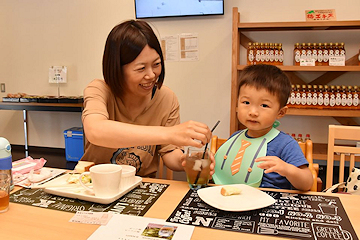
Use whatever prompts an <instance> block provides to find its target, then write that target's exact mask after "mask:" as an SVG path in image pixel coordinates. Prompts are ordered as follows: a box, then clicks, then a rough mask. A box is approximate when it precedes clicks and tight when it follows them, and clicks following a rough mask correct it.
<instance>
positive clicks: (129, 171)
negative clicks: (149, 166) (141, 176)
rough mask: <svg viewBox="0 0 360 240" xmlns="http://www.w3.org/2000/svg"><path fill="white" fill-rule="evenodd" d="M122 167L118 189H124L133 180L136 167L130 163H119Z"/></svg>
mask: <svg viewBox="0 0 360 240" xmlns="http://www.w3.org/2000/svg"><path fill="white" fill-rule="evenodd" d="M120 166H121V167H122V174H121V182H120V189H121V190H125V189H126V188H128V187H129V186H131V185H132V184H133V183H134V182H135V173H136V168H135V167H133V166H130V165H120Z"/></svg>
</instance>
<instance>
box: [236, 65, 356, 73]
mask: <svg viewBox="0 0 360 240" xmlns="http://www.w3.org/2000/svg"><path fill="white" fill-rule="evenodd" d="M245 67H246V65H238V66H237V67H236V68H237V70H243V69H244V68H245ZM277 67H278V68H280V69H281V70H283V71H284V72H300V71H306V72H360V66H314V67H312V66H277Z"/></svg>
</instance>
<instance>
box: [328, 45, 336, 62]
mask: <svg viewBox="0 0 360 240" xmlns="http://www.w3.org/2000/svg"><path fill="white" fill-rule="evenodd" d="M334 56H335V46H334V44H333V43H332V42H331V43H329V66H332V65H333V59H332V58H333V57H334Z"/></svg>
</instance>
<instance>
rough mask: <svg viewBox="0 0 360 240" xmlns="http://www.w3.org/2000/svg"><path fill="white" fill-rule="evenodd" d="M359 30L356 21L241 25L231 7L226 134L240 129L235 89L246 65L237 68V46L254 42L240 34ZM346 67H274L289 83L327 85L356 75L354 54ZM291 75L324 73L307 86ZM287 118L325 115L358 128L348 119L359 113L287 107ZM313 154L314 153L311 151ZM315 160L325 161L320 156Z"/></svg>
mask: <svg viewBox="0 0 360 240" xmlns="http://www.w3.org/2000/svg"><path fill="white" fill-rule="evenodd" d="M354 29H355V30H360V21H323V22H258V23H241V22H240V13H239V12H238V8H237V7H234V8H233V22H232V62H231V64H232V72H231V107H230V132H231V133H233V132H235V131H237V130H239V129H241V126H240V124H239V122H238V120H237V116H236V107H237V96H238V86H239V75H240V73H241V71H242V70H243V69H244V68H245V67H246V65H240V47H241V46H243V47H244V48H245V49H246V47H247V46H248V43H249V42H256V41H253V40H252V39H250V38H248V37H247V36H245V35H244V34H243V32H250V31H257V32H259V31H264V32H267V31H304V30H305V31H306V30H307V31H309V30H314V31H324V30H325V31H328V30H354ZM345 65H346V66H343V67H341V66H314V67H308V66H277V67H279V68H280V69H282V70H283V71H284V72H285V73H286V75H287V76H288V77H289V79H290V80H291V83H292V84H323V85H325V84H328V83H329V82H331V81H333V80H334V79H336V78H337V77H339V76H341V75H342V74H344V73H347V72H360V66H359V65H358V54H356V55H355V56H352V57H350V58H349V59H348V60H346V63H345ZM295 72H325V73H324V74H322V75H321V76H319V77H318V78H316V79H314V80H313V81H311V82H310V83H306V82H305V81H304V80H303V79H301V78H300V77H298V76H297V75H296V74H295ZM287 115H295V116H329V117H334V118H335V119H336V120H337V121H338V122H339V123H341V124H343V125H358V124H357V123H356V122H355V121H354V120H353V119H352V118H353V117H360V111H359V110H335V109H334V110H332V109H297V108H290V109H289V111H288V112H287ZM314 151H315V150H314ZM317 157H319V158H320V159H326V153H325V156H323V154H319V155H318V156H317Z"/></svg>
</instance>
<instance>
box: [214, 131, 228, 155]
mask: <svg viewBox="0 0 360 240" xmlns="http://www.w3.org/2000/svg"><path fill="white" fill-rule="evenodd" d="M226 140H227V139H224V138H218V136H216V135H213V136H212V138H211V145H210V151H211V152H212V153H213V154H215V153H216V151H217V150H218V149H219V147H220V146H221V145H222V144H223V143H224V142H226Z"/></svg>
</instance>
